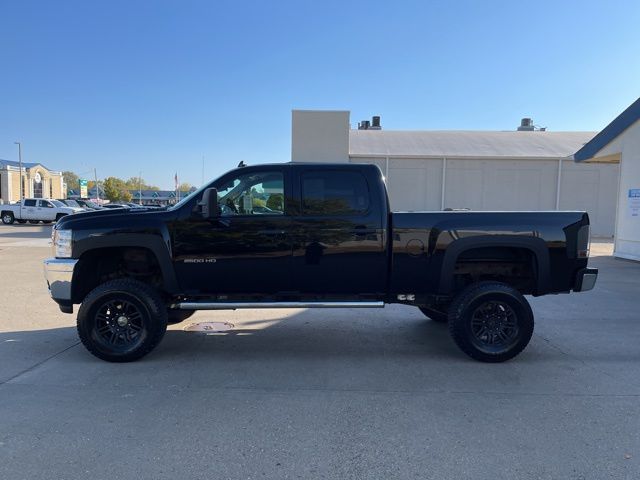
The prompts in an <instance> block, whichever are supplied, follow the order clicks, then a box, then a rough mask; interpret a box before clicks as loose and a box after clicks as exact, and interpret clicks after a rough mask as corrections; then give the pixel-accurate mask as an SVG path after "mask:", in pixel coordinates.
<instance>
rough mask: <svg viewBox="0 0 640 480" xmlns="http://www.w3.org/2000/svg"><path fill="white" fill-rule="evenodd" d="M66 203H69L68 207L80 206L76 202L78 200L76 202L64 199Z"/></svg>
mask: <svg viewBox="0 0 640 480" xmlns="http://www.w3.org/2000/svg"><path fill="white" fill-rule="evenodd" d="M64 203H66V204H67V205H69V206H70V207H80V205H79V204H78V202H76V201H75V200H65V202H64Z"/></svg>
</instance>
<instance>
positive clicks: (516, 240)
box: [438, 235, 551, 295]
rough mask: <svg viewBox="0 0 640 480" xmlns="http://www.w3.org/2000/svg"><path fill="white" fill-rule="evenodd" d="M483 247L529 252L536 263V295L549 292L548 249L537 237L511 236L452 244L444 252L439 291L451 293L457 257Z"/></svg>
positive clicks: (491, 236)
mask: <svg viewBox="0 0 640 480" xmlns="http://www.w3.org/2000/svg"><path fill="white" fill-rule="evenodd" d="M483 247H513V248H522V249H526V250H529V251H531V253H532V254H533V257H534V260H535V262H536V267H537V274H538V277H537V279H536V294H537V295H542V294H544V293H546V292H548V291H549V290H550V286H551V269H550V262H549V247H548V246H547V243H546V242H545V241H544V240H543V239H542V238H539V237H514V236H511V235H481V236H474V237H467V238H461V239H459V240H455V241H454V242H452V243H451V244H450V245H449V246H448V247H447V248H446V250H445V252H444V259H443V260H442V268H441V270H440V283H439V289H438V290H439V291H440V293H442V294H450V293H451V292H452V291H453V287H454V285H453V272H454V269H455V265H456V262H457V261H458V257H459V256H460V255H461V254H462V253H463V252H465V251H467V250H472V249H475V248H483Z"/></svg>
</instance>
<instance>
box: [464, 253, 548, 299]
mask: <svg viewBox="0 0 640 480" xmlns="http://www.w3.org/2000/svg"><path fill="white" fill-rule="evenodd" d="M453 275H454V290H456V291H458V290H460V289H462V288H464V287H465V286H467V285H469V284H471V283H475V282H480V281H484V280H494V281H498V282H503V283H507V284H509V285H511V286H512V287H514V288H516V289H517V290H518V291H520V293H522V294H533V293H535V291H536V287H537V278H538V266H537V259H536V256H535V254H534V253H533V252H532V251H531V250H529V249H527V248H522V247H506V246H505V247H503V246H495V247H479V248H471V249H469V250H465V251H463V252H462V253H460V255H458V258H457V259H456V263H455V266H454V270H453Z"/></svg>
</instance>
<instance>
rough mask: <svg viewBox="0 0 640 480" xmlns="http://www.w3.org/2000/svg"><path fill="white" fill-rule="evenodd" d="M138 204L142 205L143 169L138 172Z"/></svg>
mask: <svg viewBox="0 0 640 480" xmlns="http://www.w3.org/2000/svg"><path fill="white" fill-rule="evenodd" d="M138 205H142V171H140V172H139V173H138Z"/></svg>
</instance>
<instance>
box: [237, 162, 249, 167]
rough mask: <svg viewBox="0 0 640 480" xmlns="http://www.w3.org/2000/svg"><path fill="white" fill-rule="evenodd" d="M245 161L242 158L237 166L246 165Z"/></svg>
mask: <svg viewBox="0 0 640 480" xmlns="http://www.w3.org/2000/svg"><path fill="white" fill-rule="evenodd" d="M246 166H247V165H246V163H244V160H240V163H239V164H238V168H242V167H246Z"/></svg>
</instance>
